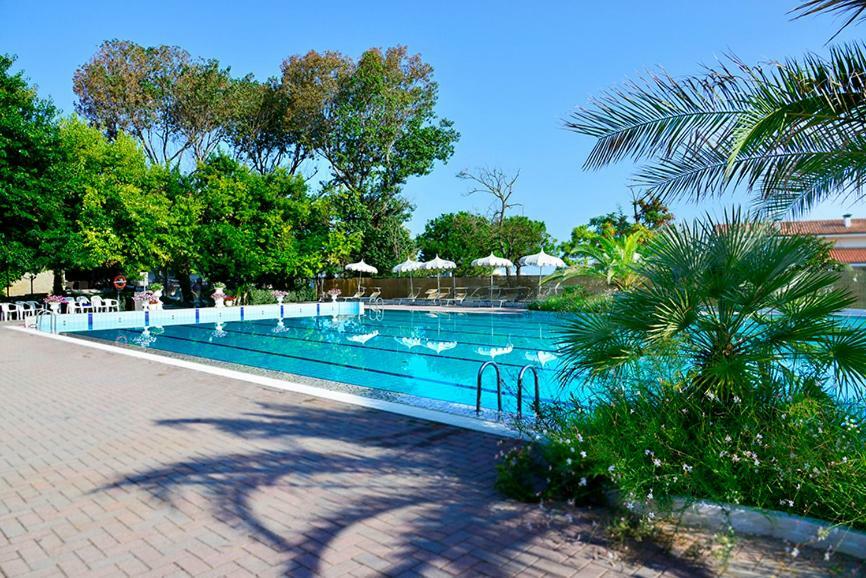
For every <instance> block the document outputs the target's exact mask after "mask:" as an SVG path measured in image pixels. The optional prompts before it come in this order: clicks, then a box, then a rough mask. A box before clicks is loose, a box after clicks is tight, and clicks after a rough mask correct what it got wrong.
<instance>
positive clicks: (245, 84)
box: [226, 78, 306, 174]
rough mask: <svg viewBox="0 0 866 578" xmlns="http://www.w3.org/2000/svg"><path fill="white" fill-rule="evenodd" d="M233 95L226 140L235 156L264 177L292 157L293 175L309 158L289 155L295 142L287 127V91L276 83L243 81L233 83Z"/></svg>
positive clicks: (289, 170) (298, 154)
mask: <svg viewBox="0 0 866 578" xmlns="http://www.w3.org/2000/svg"><path fill="white" fill-rule="evenodd" d="M231 95H232V96H231V98H232V109H231V112H230V114H229V117H228V121H227V124H226V136H227V139H228V141H229V143H230V144H231V146H232V148H233V149H234V151H235V156H236V157H237V158H238V159H239V160H244V161H246V162H247V163H249V164H250V166H252V167H253V168H254V169H255V170H257V171H258V172H259V173H261V174H265V173H269V172H272V171H273V170H274V169H276V168H277V167H278V166H280V165H281V164H282V163H283V160H284V159H285V158H286V157H287V156H290V157H291V160H290V162H289V166H288V167H287V170H288V172H289V173H290V174H294V173H295V172H296V171H297V170H298V167H299V166H300V163H301V161H302V160H304V158H306V155H302V154H301V153H300V152H296V153H295V154H291V153H290V151H289V149H290V147H291V146H292V142H291V139H290V138H289V135H288V131H287V130H286V126H285V125H286V118H287V116H288V114H289V105H288V97H287V96H286V93H285V91H284V90H283V89H282V88H281V87H280V86H279V85H278V84H277V83H276V82H275V81H273V80H269V81H267V82H256V81H255V80H253V79H252V78H242V79H240V80H235V81H234V82H233V87H232V92H231Z"/></svg>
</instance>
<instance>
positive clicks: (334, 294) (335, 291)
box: [328, 287, 342, 301]
mask: <svg viewBox="0 0 866 578" xmlns="http://www.w3.org/2000/svg"><path fill="white" fill-rule="evenodd" d="M341 293H342V291H340V289H338V288H337V287H334V288H333V289H329V290H328V295H330V296H331V301H336V300H337V297H339V296H340V294H341Z"/></svg>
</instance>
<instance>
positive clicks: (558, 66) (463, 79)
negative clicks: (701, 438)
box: [0, 0, 866, 239]
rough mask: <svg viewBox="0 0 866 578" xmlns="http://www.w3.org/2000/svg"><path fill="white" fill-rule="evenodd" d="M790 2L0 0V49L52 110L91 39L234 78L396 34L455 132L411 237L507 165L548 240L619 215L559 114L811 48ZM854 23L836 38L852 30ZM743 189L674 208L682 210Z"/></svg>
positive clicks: (811, 25) (610, 190)
mask: <svg viewBox="0 0 866 578" xmlns="http://www.w3.org/2000/svg"><path fill="white" fill-rule="evenodd" d="M797 3H798V0H726V1H725V2H713V1H709V0H699V1H695V0H688V1H686V0H659V1H656V2H647V1H644V0H612V1H609V2H593V3H589V2H574V1H572V2H542V1H538V2H532V3H530V2H523V3H516V2H514V3H511V2H502V1H501V0H500V1H498V2H495V1H466V0H464V1H462V2H459V1H450V0H449V1H441V0H440V1H438V2H408V1H405V0H404V1H402V2H396V1H395V2H374V1H370V2H357V1H353V2H343V1H331V2H303V3H302V2H289V1H285V0H284V1H281V2H280V1H270V2H269V1H259V2H255V3H252V2H251V3H238V2H223V1H209V2H192V1H188V2H156V1H151V2H117V1H115V2H87V3H71V2H62V3H61V2H56V3H55V2H49V1H40V2H38V3H36V2H34V3H31V2H10V1H8V0H0V39H2V42H0V50H2V51H4V52H9V53H12V54H16V55H17V56H18V63H17V65H18V67H19V68H21V69H23V70H24V71H25V72H26V74H27V75H28V77H29V78H30V80H31V81H32V82H34V83H35V84H37V85H38V87H39V91H40V93H41V94H42V95H43V96H46V95H47V96H50V97H51V98H52V99H53V100H54V101H55V103H56V104H57V105H58V106H60V107H61V108H62V109H63V110H64V111H66V112H71V111H72V110H73V104H74V95H73V93H72V75H73V73H74V71H75V69H76V68H77V67H78V66H79V65H81V64H82V63H83V62H85V61H86V60H88V59H89V58H90V56H91V55H92V54H93V53H94V51H95V50H96V48H97V46H98V45H99V44H100V42H102V41H103V40H106V39H110V38H122V39H129V40H133V41H135V42H138V43H141V44H145V45H153V44H176V45H179V46H182V47H184V48H186V49H187V50H188V51H189V52H190V53H192V54H193V55H194V56H201V57H208V58H217V59H219V60H220V62H221V63H222V64H223V65H226V66H231V68H232V71H233V73H235V74H237V75H243V74H246V73H253V74H254V75H255V76H256V77H258V78H266V77H268V76H272V75H276V74H277V73H278V72H279V65H280V62H281V61H282V60H283V59H284V58H285V57H287V56H289V55H291V54H296V53H303V52H306V51H308V50H310V49H316V50H327V49H331V50H339V51H342V52H345V53H347V54H350V55H352V56H358V55H359V54H360V53H361V52H362V51H363V50H364V49H366V48H368V47H371V46H391V45H394V44H405V45H407V46H408V47H409V49H410V50H411V51H413V52H419V53H420V54H421V55H422V56H423V58H424V59H425V60H426V61H427V62H429V63H430V64H432V65H433V67H434V69H435V71H436V80H437V81H438V82H439V85H440V100H439V112H440V114H441V115H443V116H446V117H448V118H450V119H452V120H453V121H454V122H455V124H456V127H457V129H458V130H459V131H460V133H461V135H462V136H461V139H460V142H459V143H458V144H457V147H456V151H455V154H454V156H453V157H452V159H451V160H450V161H449V162H448V164H447V165H444V166H442V165H439V166H437V167H436V169H435V170H434V172H433V173H432V174H430V175H428V176H424V177H420V178H416V179H413V180H412V181H410V183H409V184H408V185H407V187H406V193H407V195H408V196H409V198H410V199H411V200H412V201H413V202H414V203H415V204H416V206H417V209H416V213H415V217H414V218H413V220H412V222H411V223H410V227H411V228H412V229H413V231H414V232H417V231H419V230H421V229H422V228H423V225H424V222H425V221H426V220H427V219H429V218H431V217H434V216H436V215H438V214H439V213H441V212H444V211H455V210H460V209H470V210H472V209H476V210H486V209H487V204H486V202H485V201H484V199H482V198H481V197H477V196H475V197H466V196H465V194H464V193H465V191H466V188H467V185H466V183H464V182H462V181H460V180H458V179H457V178H455V175H456V174H457V172H459V171H460V170H461V169H464V168H473V167H479V166H490V167H500V168H502V169H503V170H505V171H509V172H510V171H515V170H517V169H520V171H521V176H520V179H519V181H518V184H517V189H516V190H517V192H516V194H515V196H516V198H517V201H518V202H522V203H523V207H522V208H519V209H517V211H518V212H520V211H522V212H523V213H524V214H526V215H527V216H530V217H533V218H537V219H543V220H544V221H546V222H547V224H548V229H549V230H550V231H551V233H552V234H553V235H554V236H556V237H557V238H559V239H562V238H565V237H567V236H568V233H569V231H570V230H571V228H572V227H573V226H575V225H577V224H580V223H584V222H585V221H586V220H587V219H589V218H590V217H592V216H594V215H597V214H600V213H605V212H609V211H612V210H615V209H616V208H617V206H618V205H620V206H622V208H623V209H624V210H626V211H628V209H629V208H630V207H629V201H630V199H631V196H630V193H629V190H628V188H627V187H626V184H627V180H628V174H629V171H630V168H631V167H629V166H628V165H621V166H615V167H610V168H606V169H602V170H600V171H595V172H585V171H583V170H582V169H581V164H582V161H583V159H584V157H585V155H586V153H587V151H588V150H589V148H590V146H591V145H592V141H591V139H588V138H585V137H582V136H580V135H577V134H574V133H570V132H568V131H566V130H564V129H563V128H562V121H563V119H564V118H566V117H567V116H568V114H569V112H570V111H571V110H573V109H574V107H575V106H577V105H580V104H581V103H584V102H586V100H587V99H588V98H589V97H591V96H593V95H596V94H598V93H599V92H600V91H602V90H603V89H605V88H607V87H610V86H612V85H616V84H619V83H622V82H623V81H625V80H627V79H634V78H636V77H637V76H639V75H640V74H641V73H642V72H644V71H646V70H651V69H654V68H656V67H658V66H663V67H664V68H665V69H666V70H667V71H668V72H670V73H672V74H674V75H684V74H689V73H693V72H698V71H699V70H700V66H701V65H702V64H712V63H713V62H715V61H716V60H717V59H718V58H720V57H721V56H723V55H724V54H726V53H735V54H737V55H738V56H739V57H740V58H742V59H744V60H745V61H747V62H753V61H757V60H766V59H779V58H783V57H786V56H795V55H800V54H802V53H804V52H806V51H809V50H815V51H823V50H824V48H825V46H824V45H825V42H826V41H827V39H829V37H830V36H831V35H832V33H833V32H835V30H836V28H837V26H838V23H839V22H838V20H836V19H834V18H832V17H827V16H824V17H812V18H808V19H804V20H798V21H791V19H790V16H789V15H788V14H787V12H788V10H790V9H791V8H792V7H793V6H794V5H796V4H797ZM863 32H864V29H863V27H862V26H861V28H860V29H857V28H854V29H851V30H849V31H846V32H845V33H843V34H842V35H841V36H840V37H839V40H840V41H844V40H845V39H851V38H857V37H859V36H862V33H863ZM737 201H742V198H737V197H727V198H725V199H724V200H723V201H722V202H713V203H709V204H706V205H703V206H695V205H690V204H678V205H675V206H674V207H673V208H674V212H675V213H676V215H677V216H678V217H685V218H688V217H692V216H695V215H699V214H701V213H703V212H706V211H709V212H711V213H714V214H717V213H718V212H719V210H720V208H721V207H723V206H729V205H731V204H733V203H735V202H737ZM846 211H851V212H854V213H855V214H856V215H858V216H866V207H864V206H863V204H862V203H861V204H860V206H859V207H857V206H854V207H851V206H847V207H846V206H843V205H841V204H838V203H837V204H825V205H821V206H819V207H817V208H816V209H815V210H814V211H813V212H812V214H811V216H812V217H816V218H822V217H823V218H832V217H838V216H840V215H841V214H842V213H843V212H846Z"/></svg>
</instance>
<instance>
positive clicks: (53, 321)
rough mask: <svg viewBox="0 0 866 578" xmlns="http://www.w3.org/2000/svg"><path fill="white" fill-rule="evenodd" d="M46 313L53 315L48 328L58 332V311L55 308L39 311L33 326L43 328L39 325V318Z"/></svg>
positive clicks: (34, 317)
mask: <svg viewBox="0 0 866 578" xmlns="http://www.w3.org/2000/svg"><path fill="white" fill-rule="evenodd" d="M45 315H50V316H51V320H50V321H49V323H48V330H49V331H50V332H51V333H57V312H56V311H54V310H53V309H49V308H45V309H40V310H39V311H37V312H36V314H35V315H34V316H33V326H34V327H35V328H36V329H37V330H40V329H41V328H40V326H39V319H40V318H42V317H43V316H45Z"/></svg>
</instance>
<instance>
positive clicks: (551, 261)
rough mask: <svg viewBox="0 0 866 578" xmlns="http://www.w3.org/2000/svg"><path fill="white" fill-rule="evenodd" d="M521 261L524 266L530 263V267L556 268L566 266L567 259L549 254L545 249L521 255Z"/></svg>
mask: <svg viewBox="0 0 866 578" xmlns="http://www.w3.org/2000/svg"><path fill="white" fill-rule="evenodd" d="M519 262H520V264H521V265H522V266H527V265H528V266H530V267H553V268H554V269H561V268H562V267H565V261H563V260H562V259H560V258H559V257H554V256H553V255H548V254H547V253H545V252H544V249H542V250H541V252H540V253H536V254H534V255H525V256H523V257H521V258H520V261H519Z"/></svg>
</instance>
